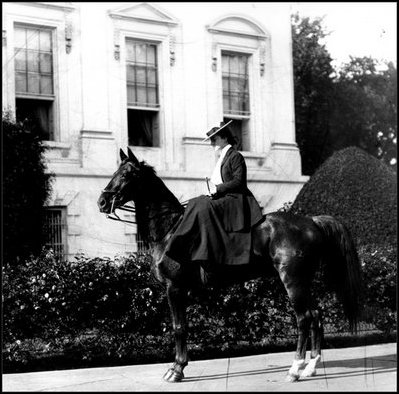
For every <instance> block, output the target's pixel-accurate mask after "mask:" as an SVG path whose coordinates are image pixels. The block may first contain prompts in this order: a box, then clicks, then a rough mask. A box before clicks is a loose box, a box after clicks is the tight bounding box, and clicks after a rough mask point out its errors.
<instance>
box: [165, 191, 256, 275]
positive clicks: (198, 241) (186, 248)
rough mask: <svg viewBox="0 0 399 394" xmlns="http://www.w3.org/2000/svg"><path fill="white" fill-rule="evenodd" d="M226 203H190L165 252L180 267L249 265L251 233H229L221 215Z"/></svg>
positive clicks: (206, 199) (203, 198)
mask: <svg viewBox="0 0 399 394" xmlns="http://www.w3.org/2000/svg"><path fill="white" fill-rule="evenodd" d="M220 205H223V201H222V199H216V200H212V199H211V198H209V197H208V196H199V197H196V198H193V199H192V200H190V201H189V203H188V205H187V208H186V209H185V212H184V215H183V219H182V221H181V223H180V225H179V227H178V228H177V229H176V231H175V233H174V234H173V235H172V237H171V238H170V240H169V243H168V245H167V247H166V249H165V253H166V255H167V256H168V257H170V258H172V259H173V260H176V261H177V262H179V263H187V262H190V261H197V262H200V263H207V264H208V266H210V267H211V266H212V265H213V264H227V265H238V264H246V263H248V262H249V259H250V252H251V238H252V237H251V229H250V228H249V229H246V230H245V231H235V232H226V231H225V228H224V226H223V218H222V217H221V214H220V209H219V210H218V208H220Z"/></svg>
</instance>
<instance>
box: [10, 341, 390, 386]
mask: <svg viewBox="0 0 399 394" xmlns="http://www.w3.org/2000/svg"><path fill="white" fill-rule="evenodd" d="M292 357H293V352H288V353H270V354H263V355H257V356H248V357H237V358H224V359H217V360H205V361H192V362H190V363H189V365H188V366H187V367H186V369H185V371H184V372H185V375H186V378H185V380H184V381H183V382H180V383H167V382H164V381H163V380H162V376H163V374H164V373H165V372H166V370H167V369H168V367H169V366H170V364H169V363H168V364H148V365H134V366H124V367H110V368H90V369H76V370H64V371H49V372H32V373H22V374H5V375H3V391H51V392H55V391H68V392H69V391H305V392H306V391H394V392H396V391H397V385H396V343H389V344H383V345H371V346H361V347H352V348H345V349H327V350H324V351H323V357H322V361H321V363H320V364H319V369H318V374H317V375H316V376H314V377H310V378H303V379H300V380H299V381H298V382H296V383H288V382H285V375H286V373H287V370H288V369H289V367H290V364H291V362H292Z"/></svg>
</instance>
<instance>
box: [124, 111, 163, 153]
mask: <svg viewBox="0 0 399 394" xmlns="http://www.w3.org/2000/svg"><path fill="white" fill-rule="evenodd" d="M127 124H128V139H129V145H132V146H159V131H158V112H154V111H141V110H134V109H128V110H127Z"/></svg>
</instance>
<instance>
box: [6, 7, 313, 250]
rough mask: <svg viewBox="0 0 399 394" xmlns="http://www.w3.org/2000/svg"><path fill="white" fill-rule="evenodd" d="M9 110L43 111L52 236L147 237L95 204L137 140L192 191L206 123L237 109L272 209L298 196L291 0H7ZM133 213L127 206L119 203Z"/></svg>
mask: <svg viewBox="0 0 399 394" xmlns="http://www.w3.org/2000/svg"><path fill="white" fill-rule="evenodd" d="M2 8H3V9H2V11H3V16H2V18H3V47H2V51H3V110H4V109H8V110H11V111H12V112H13V113H14V114H15V116H16V118H17V119H18V120H24V119H33V121H32V122H35V123H34V125H35V126H34V127H35V130H36V131H37V132H40V133H43V136H44V139H45V140H46V142H45V143H46V145H47V146H48V147H49V149H48V151H47V153H46V158H47V163H48V170H49V171H51V172H52V173H54V174H55V182H54V187H53V195H52V198H51V200H50V201H49V207H48V211H49V219H48V226H49V234H50V233H51V234H52V235H51V236H50V235H49V245H53V247H54V248H56V249H57V248H58V249H57V250H60V251H61V252H62V253H64V254H66V255H67V256H69V257H71V256H74V255H76V254H78V253H84V254H86V255H89V256H115V255H117V254H123V253H125V252H132V251H135V250H136V249H137V237H136V228H135V225H131V224H122V223H118V222H113V221H111V220H109V219H107V218H106V217H105V216H104V215H102V214H100V213H99V211H98V208H97V205H96V201H97V198H98V196H99V194H100V191H101V190H102V189H103V188H104V187H105V185H106V184H107V183H108V181H109V179H110V177H111V176H112V174H113V172H114V171H115V170H116V168H117V166H118V160H119V153H118V152H119V148H123V149H124V150H126V147H127V146H129V147H130V148H131V149H132V150H133V152H134V153H135V154H136V156H137V157H138V158H139V159H140V160H145V161H146V162H147V163H148V164H150V165H152V166H154V167H155V169H156V171H157V174H158V175H159V176H160V177H161V178H162V179H163V180H164V182H165V183H166V185H167V186H168V187H169V188H170V190H171V191H172V192H173V193H174V194H175V195H176V196H177V197H178V198H179V199H180V200H181V201H186V200H187V199H189V198H191V197H194V196H197V195H199V194H203V193H205V191H206V185H205V181H204V178H205V177H206V176H209V175H210V173H211V171H212V169H213V166H214V164H215V162H216V157H215V153H214V152H213V150H212V149H211V147H210V146H209V142H202V140H203V138H204V136H205V133H206V131H208V130H209V129H210V128H211V127H213V126H216V125H218V124H219V122H220V121H222V120H224V121H228V120H231V119H233V123H232V125H233V126H234V127H233V130H234V133H235V134H236V136H237V137H238V138H239V140H240V146H239V149H240V150H241V152H242V153H243V155H244V157H245V160H246V163H247V167H248V186H249V188H250V189H251V190H252V192H253V193H254V195H255V196H256V198H257V199H258V201H259V203H260V204H261V206H262V207H263V209H264V212H269V211H273V210H276V209H278V208H280V207H282V205H283V204H284V203H285V202H289V201H293V200H294V198H295V196H296V195H297V193H298V192H299V190H300V189H301V187H302V186H303V184H304V183H305V182H306V180H307V177H305V176H303V175H302V172H301V161H300V153H299V150H298V147H297V144H296V142H295V122H294V121H295V118H294V91H293V66H292V46H291V26H290V6H289V3H266V2H265V3H259V2H255V3H248V2H245V3H244V2H238V3H235V2H232V3H225V2H220V3H217V2H215V3H210V2H208V3H190V2H186V3H185V2H170V3H169V2H162V3H145V2H143V3H134V2H124V3H117V2H98V3H89V2H87V3H85V2H12V3H11V2H9V3H8V2H3V3H2ZM121 216H124V217H126V218H129V216H128V215H127V214H125V215H121Z"/></svg>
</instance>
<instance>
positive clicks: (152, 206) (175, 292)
mask: <svg viewBox="0 0 399 394" xmlns="http://www.w3.org/2000/svg"><path fill="white" fill-rule="evenodd" d="M120 157H121V164H120V166H119V168H118V170H117V171H116V172H115V174H114V175H113V177H112V179H111V181H110V182H109V183H108V185H107V186H106V188H105V189H104V190H103V191H102V193H101V196H100V198H99V200H98V206H99V208H100V211H101V212H103V213H106V214H112V213H114V211H115V209H117V208H120V207H123V205H124V204H126V203H127V202H129V201H133V202H134V204H135V212H136V220H137V227H138V231H139V233H140V235H141V237H142V238H143V239H144V240H146V241H147V242H148V245H149V247H150V250H151V253H152V256H153V269H154V272H155V275H156V277H157V278H158V279H159V280H160V281H161V282H163V283H165V284H166V289H167V297H168V302H169V306H170V310H171V315H172V321H173V329H174V335H175V343H176V357H175V362H174V364H173V366H172V367H171V368H170V369H169V370H168V371H167V372H166V374H165V376H164V379H165V380H167V381H169V382H178V381H181V380H182V379H183V378H184V375H183V369H184V368H185V366H186V365H187V363H188V355H187V343H186V339H187V323H186V301H187V294H188V290H190V289H193V288H196V287H198V286H205V285H209V284H211V285H213V286H217V285H226V284H227V285H228V284H232V283H237V282H242V281H246V280H249V279H254V278H257V277H261V276H265V275H270V271H271V270H270V268H272V271H273V270H274V269H275V270H276V271H277V273H278V275H279V277H280V279H281V281H282V283H283V284H284V287H285V289H286V291H287V294H288V297H289V299H290V302H291V305H292V307H293V310H294V312H295V314H296V319H297V329H298V341H297V349H296V353H295V358H294V361H293V364H292V366H291V368H290V370H289V371H288V375H287V377H288V380H290V381H295V380H298V379H299V374H300V369H301V368H303V367H305V356H306V343H307V339H308V336H309V334H310V338H311V354H310V357H311V358H310V361H309V363H308V365H307V366H306V368H305V369H304V371H303V372H302V374H301V376H313V375H315V373H316V364H317V362H318V361H319V360H320V357H321V339H322V324H321V317H320V314H319V312H318V310H317V303H316V300H315V298H313V297H312V294H311V285H312V281H313V279H314V276H315V273H316V272H317V270H318V269H320V266H321V265H320V263H321V262H324V263H325V266H326V274H325V279H326V281H327V282H328V283H330V284H331V285H332V286H333V287H332V289H333V290H334V291H335V293H336V295H337V297H338V299H339V300H340V301H341V303H342V305H343V310H344V313H345V316H346V317H347V319H348V321H349V325H350V327H351V328H352V329H356V325H357V322H358V318H359V313H360V302H359V297H360V283H361V280H360V266H359V259H358V256H357V252H356V249H355V247H354V244H353V241H352V239H351V236H350V234H349V232H348V230H347V229H346V228H345V227H344V226H343V225H342V224H341V223H339V222H338V221H337V220H336V219H334V218H333V217H331V216H315V217H305V216H300V215H294V214H291V213H286V212H273V213H269V214H267V215H265V218H264V221H263V222H262V223H260V224H259V225H258V226H257V227H256V228H255V229H254V234H253V239H254V241H253V254H252V256H253V257H252V259H251V262H250V263H249V264H245V265H237V266H228V265H225V266H221V267H219V268H218V270H216V271H214V272H212V273H211V274H208V273H207V272H205V271H204V269H203V268H202V267H201V266H200V265H199V264H196V263H194V262H187V263H185V264H178V263H176V262H174V261H173V260H168V259H167V258H166V259H165V258H164V251H165V246H166V245H167V242H168V240H169V239H170V237H171V235H172V234H173V232H174V230H175V229H176V227H177V225H178V224H179V222H180V220H181V218H182V214H183V211H184V206H182V204H181V203H180V202H179V201H178V200H177V198H176V197H175V196H174V195H173V194H172V193H171V192H170V190H169V189H168V188H167V187H166V186H165V184H164V183H163V181H162V180H161V179H160V178H159V177H158V176H157V175H156V173H155V171H154V169H153V168H152V167H150V166H148V165H147V164H146V163H144V162H139V161H138V160H137V158H136V157H135V156H134V154H133V153H132V152H131V151H130V149H129V148H128V156H127V155H126V154H125V153H124V152H123V151H122V150H120ZM188 246H189V245H188ZM273 267H274V268H273Z"/></svg>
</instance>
